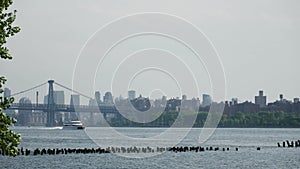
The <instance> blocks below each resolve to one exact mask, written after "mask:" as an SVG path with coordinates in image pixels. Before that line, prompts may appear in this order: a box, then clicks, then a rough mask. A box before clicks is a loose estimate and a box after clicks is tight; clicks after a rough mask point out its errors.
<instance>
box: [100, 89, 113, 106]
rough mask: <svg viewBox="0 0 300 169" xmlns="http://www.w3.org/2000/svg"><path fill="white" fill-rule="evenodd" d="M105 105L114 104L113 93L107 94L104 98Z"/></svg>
mask: <svg viewBox="0 0 300 169" xmlns="http://www.w3.org/2000/svg"><path fill="white" fill-rule="evenodd" d="M103 103H104V104H113V103H114V99H113V96H112V94H111V92H106V93H105V95H104V96H103Z"/></svg>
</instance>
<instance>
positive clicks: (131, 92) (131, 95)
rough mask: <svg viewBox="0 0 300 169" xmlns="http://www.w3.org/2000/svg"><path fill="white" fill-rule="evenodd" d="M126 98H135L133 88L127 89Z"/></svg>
mask: <svg viewBox="0 0 300 169" xmlns="http://www.w3.org/2000/svg"><path fill="white" fill-rule="evenodd" d="M128 99H129V100H133V99H135V91H134V90H129V91H128Z"/></svg>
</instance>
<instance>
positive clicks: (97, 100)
mask: <svg viewBox="0 0 300 169" xmlns="http://www.w3.org/2000/svg"><path fill="white" fill-rule="evenodd" d="M95 100H96V102H97V104H98V105H99V104H100V103H101V95H100V92H99V91H96V92H95Z"/></svg>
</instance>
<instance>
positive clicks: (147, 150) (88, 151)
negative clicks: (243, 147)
mask: <svg viewBox="0 0 300 169" xmlns="http://www.w3.org/2000/svg"><path fill="white" fill-rule="evenodd" d="M256 150H260V147H257V148H256ZM204 151H239V148H238V147H236V148H229V147H227V148H220V147H201V146H180V147H156V148H152V147H135V146H133V147H107V148H78V149H76V148H55V149H45V148H44V149H39V148H36V149H34V150H30V149H24V148H21V149H19V153H18V155H25V156H28V155H34V156H36V155H59V154H104V153H162V152H175V153H180V152H204Z"/></svg>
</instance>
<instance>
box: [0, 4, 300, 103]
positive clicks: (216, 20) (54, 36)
mask: <svg viewBox="0 0 300 169" xmlns="http://www.w3.org/2000/svg"><path fill="white" fill-rule="evenodd" d="M299 7H300V1H298V0H280V1H279V0H252V1H238V0H229V1H228V0H226V1H211V0H204V1H198V0H195V1H180V2H179V1H178V2H177V1H176V2H175V1H173V0H170V1H141V0H136V1H123V0H119V1H116V0H111V1H100V0H88V1H79V0H77V1H75V0H64V1H58V0H51V1H50V0H43V1H40V0H26V1H22V0H16V1H15V2H14V5H13V6H12V7H11V9H17V10H18V13H17V20H16V24H17V25H19V26H20V27H21V29H22V30H21V32H20V33H19V34H17V35H16V36H15V37H13V38H11V39H10V40H9V41H8V46H9V48H10V50H11V53H12V54H13V55H14V59H13V61H4V60H2V61H1V62H0V69H1V74H4V75H5V76H6V77H7V78H8V83H7V86H8V87H9V88H11V89H12V93H14V92H17V91H21V90H24V89H28V88H30V87H33V86H35V85H37V84H39V83H42V82H46V81H47V80H48V79H54V80H55V81H57V82H59V83H61V84H64V85H66V86H69V87H72V85H73V87H74V89H75V90H78V91H81V92H82V93H85V94H86V95H89V96H92V95H93V92H94V90H100V92H101V94H102V95H103V94H104V93H105V92H106V91H109V90H111V89H112V88H113V94H114V95H115V96H119V95H120V94H121V95H122V96H124V95H125V96H124V97H126V93H124V91H125V90H127V89H135V90H137V93H142V94H143V95H146V96H147V95H150V96H151V97H156V96H160V95H161V94H166V95H168V97H176V96H180V95H181V94H187V95H188V98H191V97H200V96H201V95H202V93H209V94H211V95H214V91H216V90H219V88H221V87H222V85H221V87H219V86H218V85H220V84H222V81H224V79H226V88H225V91H224V92H225V94H226V96H225V94H224V96H223V95H222V94H220V95H219V94H218V92H216V93H217V94H216V95H214V98H216V100H222V97H225V98H226V99H231V98H232V97H238V98H239V100H240V101H245V100H249V101H253V100H254V96H255V95H257V94H258V90H261V89H262V90H264V91H265V94H266V95H267V97H268V101H274V100H276V99H277V98H278V95H279V94H281V93H282V94H284V96H285V97H286V98H288V99H292V98H294V97H300V87H299V86H300V78H299V72H300V71H299V63H300V57H299V56H300V48H299V44H300V10H299ZM141 12H161V13H165V14H170V15H172V16H178V17H180V18H182V19H184V20H186V21H188V22H189V23H192V24H193V25H195V26H196V27H198V28H199V30H201V31H202V33H203V34H204V35H205V36H206V37H207V38H208V39H209V40H210V42H211V43H212V46H214V47H215V49H216V51H217V53H218V54H219V57H220V64H219V63H218V64H217V65H218V66H217V68H216V69H215V70H216V71H220V70H221V69H222V70H224V73H225V77H224V79H223V78H221V77H220V79H219V77H214V76H215V75H214V69H213V68H212V67H211V66H209V65H208V70H206V69H205V63H204V65H203V64H202V65H201V64H200V62H199V65H196V63H195V62H194V61H193V60H189V58H188V56H189V55H191V53H189V51H185V50H186V49H185V48H184V47H183V48H181V47H182V46H181V47H180V44H178V43H175V42H174V41H172V40H170V39H168V38H167V39H164V38H162V37H155V36H152V37H151V36H143V38H140V39H139V37H137V38H132V39H130V40H128V41H126V43H123V44H122V45H123V46H122V45H120V47H119V48H117V49H115V50H114V51H112V52H111V53H110V54H109V55H107V59H106V60H105V62H106V63H105V62H103V63H104V65H106V67H105V66H102V67H101V65H100V67H95V66H97V64H95V65H93V64H94V63H98V66H99V60H101V57H102V55H101V52H100V53H99V55H97V52H98V51H93V49H94V47H93V45H95V44H96V45H98V47H99V48H101V49H102V48H105V47H106V46H105V45H107V44H104V43H106V42H105V41H106V40H107V39H106V38H109V40H112V39H113V38H111V37H112V36H110V35H115V34H118V33H119V32H118V29H114V28H111V29H110V28H108V30H111V32H109V35H107V36H110V37H107V36H104V35H103V34H104V33H103V34H101V32H100V33H98V34H97V33H96V34H95V32H97V30H99V28H101V27H103V26H104V25H105V24H108V23H109V22H111V21H113V20H116V19H117V18H120V17H124V16H126V15H132V14H134V13H141ZM153 18H154V19H153V20H152V21H151V22H149V21H148V20H143V19H140V20H138V19H137V20H136V23H134V22H132V20H131V22H127V23H128V24H132V25H133V26H135V25H136V24H137V25H143V26H144V27H145V29H148V27H152V26H153V27H155V26H156V25H158V24H160V25H163V24H164V22H163V21H162V20H159V19H158V20H157V21H156V20H155V17H153ZM168 22H171V21H170V20H166V22H165V23H168ZM132 25H129V28H130V26H132ZM182 25H183V26H182ZM181 26H182V27H181ZM163 28H166V27H163ZM163 28H162V29H163ZM124 29H126V28H124ZM119 30H122V28H119ZM187 30H188V28H185V27H184V24H179V26H178V27H174V31H173V30H172V31H171V32H172V33H176V32H183V34H185V36H194V35H193V33H192V32H190V35H189V32H188V31H187ZM114 31H115V32H114ZM93 34H94V36H93V37H92V40H91V39H90V40H89V38H90V37H91V36H92V35H93ZM178 36H179V35H178ZM116 38H119V37H117V36H116ZM195 38H197V37H196V35H195ZM97 39H99V40H97ZM115 40H118V39H115ZM92 42H93V43H92ZM204 43H205V42H204ZM85 44H86V47H85V48H83V47H84V45H85ZM137 46H138V47H137ZM170 46H171V47H170ZM204 46H205V45H204ZM168 47H170V48H168ZM146 48H159V49H164V50H166V51H164V50H149V51H146V52H140V53H137V54H135V55H133V56H132V57H129V58H128V59H127V60H124V58H126V56H128V55H130V54H132V53H134V52H135V50H136V51H137V50H142V49H146ZM81 49H83V50H82V53H81V55H80V51H81ZM102 50H107V48H106V49H102ZM118 50H119V51H118ZM126 50H127V51H126ZM172 50H173V51H172ZM203 50H206V49H203ZM168 51H171V52H174V53H176V56H177V58H176V57H175V56H174V55H171V54H170V53H168ZM89 55H93V57H89ZM95 56H96V57H95ZM117 56H118V57H117ZM141 58H142V59H141ZM162 58H163V59H162ZM172 58H173V60H172ZM110 59H111V61H110ZM160 59H161V60H160ZM122 60H123V61H124V62H123V63H124V64H123V65H125V66H123V67H122V65H121V66H120V67H119V68H118V70H117V71H116V65H118V64H120V62H122ZM153 60H155V61H156V62H153V63H150V62H151V61H153ZM76 61H77V62H76ZM183 62H185V63H187V65H185V69H183V68H182V67H184V66H180V64H181V63H183ZM204 62H205V61H204ZM144 63H149V64H150V67H152V68H153V67H154V68H158V67H159V68H160V69H154V68H153V69H151V71H147V70H150V69H149V65H144ZM155 63H157V64H158V65H155ZM89 64H90V65H93V67H92V66H89ZM111 64H112V66H110V65H111ZM193 64H195V65H193ZM75 65H76V66H78V67H75ZM107 65H108V66H107ZM126 65H127V66H126ZM138 65H140V66H138ZM220 65H221V66H220ZM80 66H81V67H80ZM222 66H223V67H222ZM132 67H134V68H136V69H131V68H132ZM187 67H188V68H187ZM143 68H145V69H146V68H148V69H147V70H143ZM161 68H163V69H161ZM174 68H175V69H174ZM189 68H190V69H189ZM197 68H199V70H197ZM89 69H91V70H89ZM165 69H166V70H167V71H165V72H164V71H163V70H165ZM217 69H218V70H217ZM178 70H180V71H181V73H180V72H177V71H178ZM115 71H116V72H115ZM207 71H208V72H207ZM80 72H83V73H80ZM124 72H125V73H124ZM191 72H192V73H191ZM114 73H115V78H116V79H113V80H114V81H113V84H112V82H111V81H110V79H111V78H112V76H113V75H114ZM74 74H75V75H74ZM73 75H74V76H75V77H74V76H73ZM173 75H174V76H173ZM193 75H194V76H195V78H196V80H195V78H193ZM211 76H212V77H211ZM118 78H119V79H118ZM210 78H217V80H216V81H215V82H212V83H215V84H214V86H213V88H215V89H213V88H211V86H212V84H211V81H210ZM79 79H80V80H79ZM118 80H120V81H118ZM194 80H195V81H196V83H194ZM176 81H177V82H178V84H179V85H178V84H177V83H176ZM219 81H220V83H219ZM123 82H124V83H123ZM74 83H75V84H74ZM216 83H218V84H216ZM80 84H82V85H80ZM166 84H169V85H166ZM186 84H191V85H186ZM123 87H124V90H121V88H123ZM181 87H182V88H183V89H182V88H181ZM197 87H198V88H199V90H197ZM216 88H218V89H216ZM220 90H222V89H220ZM197 92H199V93H197ZM219 92H220V91H219ZM221 93H222V92H221ZM66 102H68V100H66Z"/></svg>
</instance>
